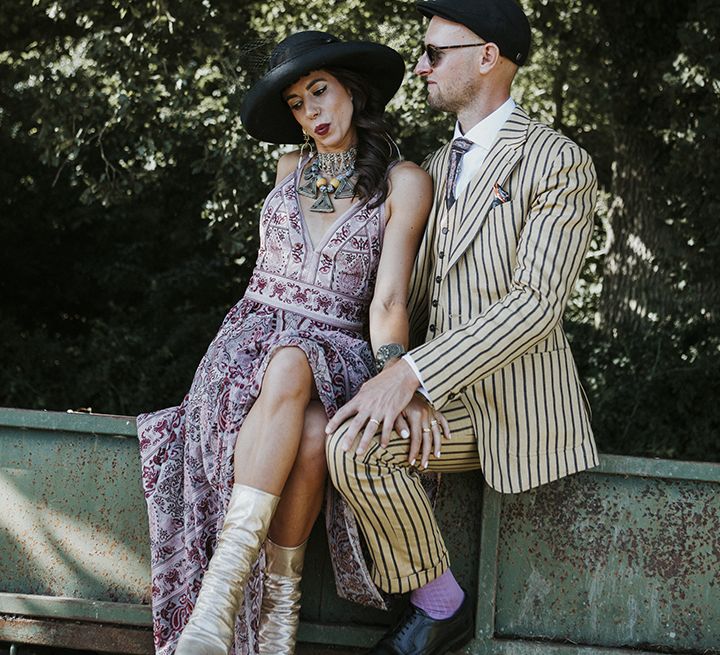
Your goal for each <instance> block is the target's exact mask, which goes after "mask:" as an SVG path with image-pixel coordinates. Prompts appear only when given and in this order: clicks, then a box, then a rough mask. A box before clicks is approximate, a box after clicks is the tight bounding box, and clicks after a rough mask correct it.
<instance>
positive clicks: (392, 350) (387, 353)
mask: <svg viewBox="0 0 720 655" xmlns="http://www.w3.org/2000/svg"><path fill="white" fill-rule="evenodd" d="M405 352H406V351H405V348H403V347H402V346H401V345H400V344H399V343H387V344H385V345H384V346H380V347H379V348H378V351H377V357H376V361H377V363H378V366H379V367H380V368H382V367H383V366H384V365H385V364H386V363H387V361H388V360H389V359H392V358H393V357H402V356H403V355H404V354H405Z"/></svg>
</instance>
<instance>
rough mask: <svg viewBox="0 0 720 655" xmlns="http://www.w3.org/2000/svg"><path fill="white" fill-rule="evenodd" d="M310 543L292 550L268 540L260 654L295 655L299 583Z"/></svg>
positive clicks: (261, 616) (298, 621) (266, 543)
mask: <svg viewBox="0 0 720 655" xmlns="http://www.w3.org/2000/svg"><path fill="white" fill-rule="evenodd" d="M306 546H307V541H306V542H305V543H303V544H300V545H299V546H295V547H293V548H286V547H284V546H278V545H277V544H275V543H273V542H272V541H270V539H268V540H267V541H265V558H266V565H265V581H264V586H263V599H262V611H261V613H260V655H293V653H294V652H295V641H296V639H297V630H298V625H299V623H300V580H301V579H302V570H303V562H304V560H305V548H306Z"/></svg>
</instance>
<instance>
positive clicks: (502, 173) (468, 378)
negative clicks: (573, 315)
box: [410, 107, 597, 493]
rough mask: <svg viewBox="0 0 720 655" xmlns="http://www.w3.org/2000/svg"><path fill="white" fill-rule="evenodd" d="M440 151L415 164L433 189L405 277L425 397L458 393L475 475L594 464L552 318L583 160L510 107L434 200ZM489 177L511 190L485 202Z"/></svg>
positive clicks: (511, 486) (574, 376) (577, 256)
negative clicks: (482, 151)
mask: <svg viewBox="0 0 720 655" xmlns="http://www.w3.org/2000/svg"><path fill="white" fill-rule="evenodd" d="M449 154H450V145H449V144H448V145H446V146H444V147H442V148H440V149H439V150H438V151H436V152H435V153H434V154H432V155H431V156H430V157H428V159H427V160H426V162H425V164H424V167H425V169H426V170H427V171H428V172H429V173H430V175H431V176H432V178H433V181H434V196H435V202H434V204H433V208H432V210H431V214H430V218H429V221H428V227H427V231H426V234H425V236H424V238H423V242H422V244H421V246H420V252H419V255H418V259H417V262H416V264H415V270H414V273H413V281H412V284H411V292H410V310H411V331H412V334H413V343H419V344H421V345H418V346H416V347H415V348H413V349H412V350H411V352H410V355H411V357H412V358H413V360H414V361H415V363H416V364H417V366H418V369H419V371H420V374H421V375H422V379H423V382H424V385H425V388H426V389H427V391H428V392H429V394H430V397H431V398H432V400H433V403H434V405H435V406H436V407H437V408H439V409H442V407H443V406H444V405H446V404H447V403H448V402H450V401H453V400H460V401H461V402H462V403H463V404H464V405H465V407H466V409H467V411H468V412H469V414H470V417H471V420H472V424H473V426H474V429H475V433H476V435H477V437H478V450H479V455H480V461H481V463H482V466H483V473H484V475H485V478H486V480H487V482H488V484H490V486H492V487H493V488H494V489H496V490H498V491H501V492H510V493H513V492H519V491H524V490H526V489H530V488H532V487H535V486H537V485H540V484H544V483H546V482H550V481H552V480H555V479H557V478H560V477H562V476H565V475H568V474H570V473H575V472H577V471H581V470H583V469H586V468H589V467H592V466H595V465H596V464H597V451H596V447H595V442H594V439H593V435H592V430H591V426H590V408H589V405H588V402H587V398H586V396H585V393H584V391H583V389H582V387H581V385H580V381H579V379H578V373H577V369H576V367H575V362H574V360H573V356H572V353H571V352H570V346H569V344H568V341H567V338H566V336H565V332H564V331H563V327H562V314H563V311H564V308H565V305H566V303H567V300H568V297H569V295H570V293H571V291H572V289H573V286H574V284H575V281H576V279H577V277H578V274H579V272H580V268H581V266H582V263H583V259H584V256H585V253H586V251H587V248H588V245H589V242H590V237H591V234H592V228H593V210H594V206H595V192H596V178H595V170H594V167H593V163H592V160H591V159H590V156H589V155H588V154H587V153H586V152H585V151H584V150H582V149H581V148H580V147H579V146H578V145H576V144H575V143H573V142H572V141H570V140H569V139H567V138H566V137H564V136H562V135H560V134H559V133H557V132H555V131H554V130H552V129H551V128H549V127H547V126H545V125H543V124H541V123H538V122H537V121H534V120H531V119H530V118H529V117H528V116H527V114H526V113H525V112H524V111H523V110H522V109H520V108H519V107H516V108H515V110H514V111H513V113H512V114H511V116H510V117H509V119H508V121H507V122H506V123H505V125H504V126H503V127H502V129H501V130H500V132H499V133H498V137H497V140H496V141H495V143H494V145H493V146H492V148H491V150H490V152H489V153H488V154H487V156H486V159H485V161H484V162H483V166H482V170H481V171H480V172H479V174H478V175H476V176H475V178H474V179H473V180H472V181H471V182H470V184H468V186H467V187H466V188H465V189H464V190H463V191H462V192H460V194H459V195H458V198H457V201H456V202H455V204H454V205H453V206H452V207H451V209H450V210H447V209H446V207H445V187H446V178H447V169H448V162H449ZM496 183H497V184H499V185H500V187H502V189H504V190H505V191H506V192H507V193H508V194H509V195H510V200H509V201H508V202H505V203H504V204H499V205H497V206H493V200H494V198H495V193H494V191H493V186H494V185H495V184H496ZM496 204H497V203H496ZM418 337H419V338H418Z"/></svg>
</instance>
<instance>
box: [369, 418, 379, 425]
mask: <svg viewBox="0 0 720 655" xmlns="http://www.w3.org/2000/svg"><path fill="white" fill-rule="evenodd" d="M371 422H372V423H377V424H378V425H380V421H378V420H377V419H376V418H369V419H368V423H371Z"/></svg>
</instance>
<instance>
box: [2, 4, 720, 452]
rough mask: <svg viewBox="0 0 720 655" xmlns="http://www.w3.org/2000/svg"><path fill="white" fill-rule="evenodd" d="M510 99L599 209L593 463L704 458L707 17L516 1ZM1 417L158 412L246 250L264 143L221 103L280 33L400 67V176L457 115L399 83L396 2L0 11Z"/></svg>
mask: <svg viewBox="0 0 720 655" xmlns="http://www.w3.org/2000/svg"><path fill="white" fill-rule="evenodd" d="M524 5H525V8H526V10H527V12H528V14H529V15H530V16H531V22H532V24H533V26H534V49H533V55H532V58H531V61H530V63H529V65H528V66H526V67H524V68H523V69H522V70H521V72H520V74H519V75H518V78H517V80H516V84H515V90H514V96H515V98H516V100H518V101H519V102H520V103H521V104H522V105H523V106H524V107H525V109H527V110H528V111H529V112H530V113H531V114H534V115H536V116H537V117H539V118H540V119H541V120H543V121H545V122H547V123H549V124H550V125H553V126H554V127H555V128H556V129H558V130H560V131H562V132H564V133H566V134H568V135H569V136H570V137H571V138H573V139H574V140H576V141H577V142H578V143H580V144H581V145H582V146H583V147H585V148H586V149H587V150H588V151H589V152H591V154H592V155H593V158H594V160H595V163H596V167H597V170H598V175H599V180H600V186H601V193H600V200H599V204H598V212H597V215H598V221H597V230H596V234H595V238H594V242H593V245H592V248H591V255H590V256H589V258H588V262H587V266H586V267H585V270H584V271H583V274H582V279H581V280H580V283H579V285H578V289H577V293H576V295H575V296H574V298H573V299H572V301H571V305H570V307H569V310H568V313H567V317H566V321H567V323H568V331H569V333H570V336H571V339H572V342H573V350H574V352H575V354H576V358H577V360H578V367H579V369H580V370H581V372H582V373H583V375H584V376H585V379H586V382H587V386H588V390H589V393H590V396H591V400H592V404H593V407H594V426H595V430H596V433H597V436H598V441H599V444H600V448H601V450H603V451H605V452H625V453H634V454H657V455H662V456H669V457H687V458H696V459H713V460H720V446H718V443H720V440H719V439H718V423H719V422H720V407H719V406H718V405H717V403H716V402H715V399H716V398H717V396H718V376H717V371H718V370H720V342H719V336H718V335H720V330H718V327H719V326H718V304H719V303H718V299H719V295H720V290H719V289H718V285H717V282H716V277H717V276H716V274H715V271H716V270H717V269H718V265H719V264H720V261H719V258H720V224H719V223H718V221H717V220H716V216H717V214H718V209H719V207H718V205H719V204H720V203H719V200H718V193H717V189H718V188H720V180H718V179H717V178H718V176H720V169H718V167H717V166H714V164H713V162H714V155H715V153H716V152H717V150H718V145H719V142H720V120H719V119H720V115H719V114H720V102H719V100H720V98H719V96H720V48H718V33H719V31H720V9H719V8H718V5H717V3H715V2H713V1H712V0H692V1H690V2H683V3H678V2H673V1H671V0H650V1H648V2H643V3H627V2H620V1H619V0H602V2H600V0H597V1H595V0H524ZM0 29H2V31H3V34H2V41H0V43H2V45H0V145H2V151H3V153H4V157H3V160H2V162H0V192H1V193H0V212H1V216H0V243H2V244H3V254H4V257H3V275H2V276H1V277H0V294H1V296H0V302H1V303H2V311H1V313H0V335H2V339H3V343H4V346H5V347H4V348H3V351H2V356H1V357H0V392H1V393H0V403H2V404H5V405H15V406H21V407H36V408H50V409H65V408H78V407H87V406H91V407H92V408H93V409H94V410H95V411H102V412H112V413H137V412H140V411H146V410H150V409H154V408H157V407H160V406H163V405H168V404H175V403H177V402H178V401H179V400H180V399H181V398H182V394H183V393H184V391H185V389H186V388H187V386H188V384H189V382H190V380H191V378H192V374H193V371H194V368H195V366H196V365H197V361H198V360H199V358H200V357H201V356H202V353H203V351H204V348H205V347H206V345H207V343H208V342H209V341H210V339H211V338H212V336H213V335H214V333H215V330H216V329H217V326H218V324H219V321H220V320H221V318H222V316H223V315H224V313H225V312H226V311H227V309H228V307H229V306H230V305H231V304H232V303H234V302H235V301H236V300H237V299H238V298H239V297H240V295H241V294H242V290H243V287H244V284H245V281H246V280H247V277H248V275H249V273H250V271H251V269H252V265H253V262H254V258H255V250H256V247H257V241H256V230H257V215H258V212H259V209H260V203H261V202H262V199H263V197H264V196H265V194H266V193H267V191H268V189H269V187H270V186H271V185H272V182H273V179H274V162H275V160H276V159H277V156H278V155H279V154H280V152H281V150H282V149H281V148H277V147H275V146H270V145H268V144H259V143H256V142H253V141H252V140H251V139H250V138H249V137H248V136H247V135H246V134H245V133H244V131H243V129H242V126H241V124H240V121H239V115H238V108H239V106H240V102H241V99H242V95H243V93H244V92H245V90H246V89H247V88H248V86H249V84H250V83H251V82H252V80H253V79H255V78H256V77H257V76H258V75H259V74H260V73H261V71H262V69H263V67H264V65H265V62H266V58H267V55H268V53H269V50H270V48H271V47H272V45H273V44H274V43H276V42H277V41H279V40H280V39H282V38H283V37H285V36H287V35H288V34H290V33H292V32H293V31H295V30H298V29H323V30H328V31H331V32H334V33H336V34H338V35H340V36H342V37H344V38H350V39H353V38H355V39H365V38H368V39H373V40H378V41H381V42H384V43H387V44H389V45H391V46H393V47H395V48H396V49H398V50H399V51H400V52H401V54H402V55H403V57H404V58H405V60H406V62H408V76H407V79H406V82H405V84H404V85H403V87H402V89H401V91H400V92H399V93H398V95H397V96H396V98H395V99H394V100H393V101H392V103H391V105H390V120H391V124H392V126H393V133H394V136H395V138H396V140H397V141H398V143H399V144H400V147H401V150H402V151H403V153H404V154H405V156H406V157H407V158H408V159H412V160H414V161H421V160H422V159H423V158H424V157H425V155H426V154H427V153H429V152H430V151H431V150H433V149H434V148H435V147H437V146H438V145H439V144H440V143H442V142H443V141H444V140H446V139H447V137H448V135H449V134H450V132H451V129H452V118H451V117H448V116H444V115H441V114H438V113H435V112H431V111H429V110H428V108H427V107H426V104H425V90H424V87H423V84H422V83H421V81H420V80H418V79H416V78H415V77H414V76H412V75H411V74H410V69H411V68H412V66H413V65H414V62H415V61H416V59H417V53H418V51H419V46H420V44H421V43H422V38H423V22H422V19H421V17H420V16H419V14H417V13H416V11H415V9H414V5H413V3H412V2H403V3H398V2H390V1H389V0H349V1H348V2H344V3H339V4H336V5H334V6H333V7H332V8H330V9H329V5H328V3H327V2H320V1H319V0H304V1H301V0H279V1H274V2H260V1H257V0H252V1H249V2H244V3H236V2H230V1H229V0H203V1H201V2H194V3H188V2H180V3H166V2H164V0H152V1H151V0H139V1H134V2H127V1H124V0H108V1H107V2H91V1H90V0H56V1H54V2H50V1H49V0H35V1H34V2H33V3H32V4H30V3H27V2H25V3H23V2H17V1H16V2H6V3H4V4H3V5H2V6H0Z"/></svg>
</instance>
